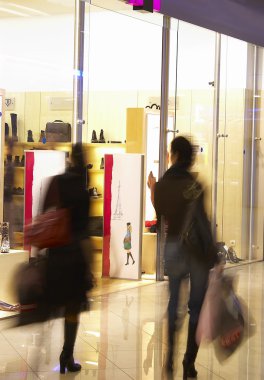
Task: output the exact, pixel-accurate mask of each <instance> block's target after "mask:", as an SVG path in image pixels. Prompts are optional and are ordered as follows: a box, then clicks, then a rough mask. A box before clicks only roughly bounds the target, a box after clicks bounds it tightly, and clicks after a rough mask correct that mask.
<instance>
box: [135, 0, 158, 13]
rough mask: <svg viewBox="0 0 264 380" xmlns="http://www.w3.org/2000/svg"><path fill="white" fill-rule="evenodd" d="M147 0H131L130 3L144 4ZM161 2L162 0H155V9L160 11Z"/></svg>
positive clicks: (138, 5)
mask: <svg viewBox="0 0 264 380" xmlns="http://www.w3.org/2000/svg"><path fill="white" fill-rule="evenodd" d="M145 1H146V0H129V1H128V4H131V5H133V6H137V7H140V6H143V5H144V3H145ZM160 2H161V0H153V10H155V11H160Z"/></svg>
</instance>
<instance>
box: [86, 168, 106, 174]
mask: <svg viewBox="0 0 264 380" xmlns="http://www.w3.org/2000/svg"><path fill="white" fill-rule="evenodd" d="M87 170H88V173H89V174H104V169H87Z"/></svg>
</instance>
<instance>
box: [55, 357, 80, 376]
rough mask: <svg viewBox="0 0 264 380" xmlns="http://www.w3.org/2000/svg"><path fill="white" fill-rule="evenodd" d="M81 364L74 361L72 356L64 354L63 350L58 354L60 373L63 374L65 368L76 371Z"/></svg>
mask: <svg viewBox="0 0 264 380" xmlns="http://www.w3.org/2000/svg"><path fill="white" fill-rule="evenodd" d="M81 368H82V366H81V365H80V364H79V363H75V362H74V359H73V356H72V355H71V356H68V357H67V356H66V355H65V354H64V352H62V353H61V355H60V373H61V374H64V373H65V369H67V371H69V372H78V371H80V370H81Z"/></svg>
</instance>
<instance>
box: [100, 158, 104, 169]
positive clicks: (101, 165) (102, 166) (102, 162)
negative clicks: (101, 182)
mask: <svg viewBox="0 0 264 380" xmlns="http://www.w3.org/2000/svg"><path fill="white" fill-rule="evenodd" d="M100 169H104V157H102V159H101V164H100Z"/></svg>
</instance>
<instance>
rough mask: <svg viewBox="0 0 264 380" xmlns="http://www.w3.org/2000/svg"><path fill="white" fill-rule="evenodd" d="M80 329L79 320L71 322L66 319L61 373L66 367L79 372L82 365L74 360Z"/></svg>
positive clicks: (70, 370)
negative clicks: (74, 349) (78, 330)
mask: <svg viewBox="0 0 264 380" xmlns="http://www.w3.org/2000/svg"><path fill="white" fill-rule="evenodd" d="M77 329H78V323H77V322H69V321H67V320H65V323H64V345H63V349H62V353H61V355H60V373H62V374H63V373H65V369H67V370H68V371H69V372H78V371H80V370H81V368H82V366H81V365H80V364H79V363H75V362H74V358H73V348H74V344H75V340H76V335H77Z"/></svg>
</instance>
